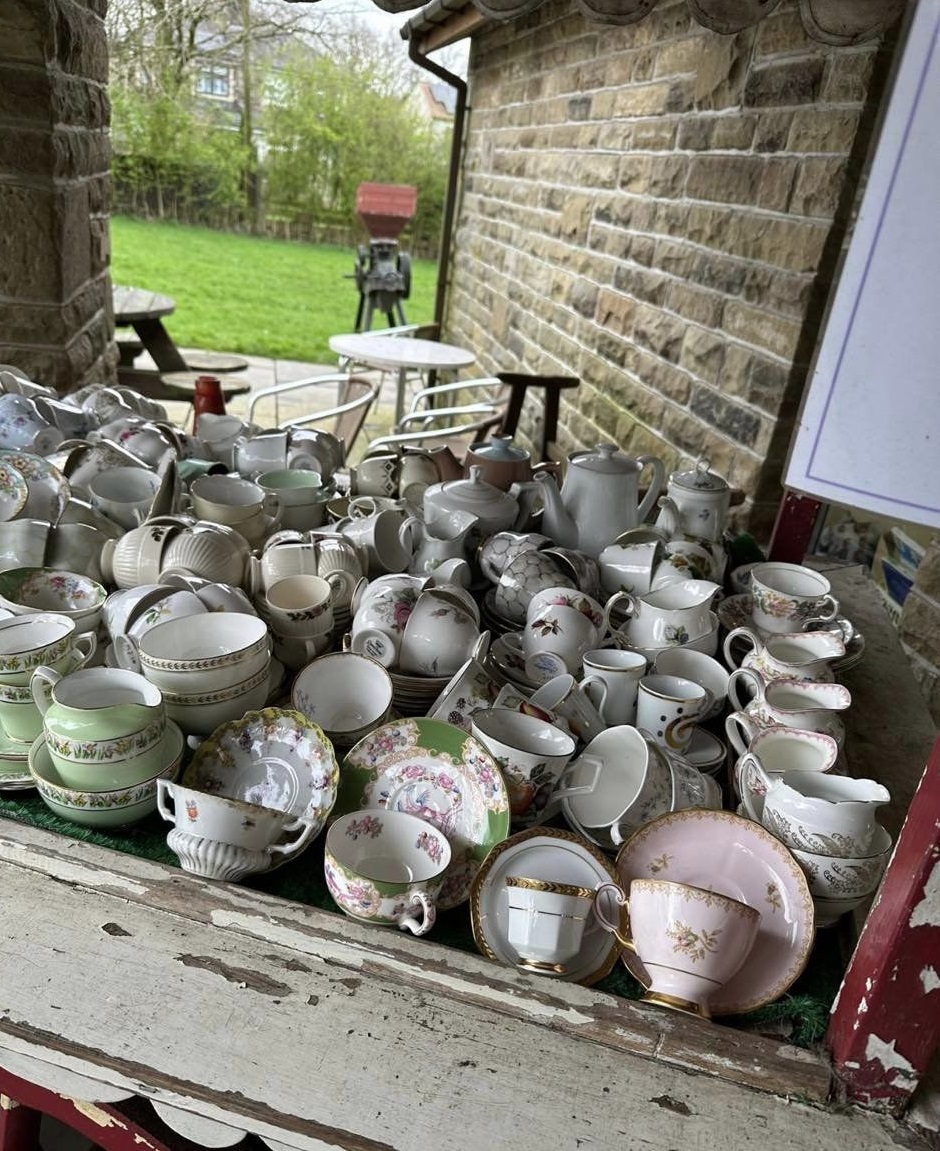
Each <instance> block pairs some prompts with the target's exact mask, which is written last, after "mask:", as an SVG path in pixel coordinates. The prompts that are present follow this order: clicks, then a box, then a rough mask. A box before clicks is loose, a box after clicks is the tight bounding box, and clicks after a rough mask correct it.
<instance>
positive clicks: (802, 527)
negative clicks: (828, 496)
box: [768, 488, 822, 564]
mask: <svg viewBox="0 0 940 1151" xmlns="http://www.w3.org/2000/svg"><path fill="white" fill-rule="evenodd" d="M821 507H822V504H821V503H820V502H819V500H815V499H813V497H812V496H804V495H803V494H802V493H801V492H796V491H793V490H792V489H791V488H787V490H786V491H785V492H784V495H783V499H782V500H781V501H780V508H779V509H778V511H777V522H776V523H775V524H774V530H773V535H772V536H771V537H770V547H769V549H768V558H769V559H772V560H777V561H778V562H780V563H790V564H801V563H802V562H803V557H804V556H805V555H806V553H807V551H808V550H809V545H810V544H811V543H812V540H813V529H814V528H815V526H816V519H817V517H818V516H819V509H820V508H821Z"/></svg>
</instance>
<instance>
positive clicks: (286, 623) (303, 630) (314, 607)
mask: <svg viewBox="0 0 940 1151" xmlns="http://www.w3.org/2000/svg"><path fill="white" fill-rule="evenodd" d="M264 611H265V614H266V615H267V616H268V618H269V620H270V623H271V628H272V629H273V631H274V632H275V633H276V634H277V635H279V636H284V637H291V638H295V639H310V638H312V637H313V636H316V635H323V634H324V633H327V632H330V631H332V630H333V589H332V586H331V585H330V583H329V581H328V580H325V579H323V577H322V576H317V575H292V576H286V577H285V578H284V579H281V580H277V581H275V582H274V583H273V584H271V586H270V587H269V588H268V590H267V592H266V593H265V595H264Z"/></svg>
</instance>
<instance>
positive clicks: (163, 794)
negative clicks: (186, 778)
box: [157, 779, 176, 823]
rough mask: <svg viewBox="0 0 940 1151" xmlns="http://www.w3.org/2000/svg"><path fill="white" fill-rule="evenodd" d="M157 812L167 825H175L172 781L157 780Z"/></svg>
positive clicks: (174, 800) (174, 797) (174, 798)
mask: <svg viewBox="0 0 940 1151" xmlns="http://www.w3.org/2000/svg"><path fill="white" fill-rule="evenodd" d="M157 811H159V812H160V814H161V815H162V816H163V818H164V819H165V820H166V821H167V823H176V796H175V795H174V794H173V782H172V780H169V779H158V780H157Z"/></svg>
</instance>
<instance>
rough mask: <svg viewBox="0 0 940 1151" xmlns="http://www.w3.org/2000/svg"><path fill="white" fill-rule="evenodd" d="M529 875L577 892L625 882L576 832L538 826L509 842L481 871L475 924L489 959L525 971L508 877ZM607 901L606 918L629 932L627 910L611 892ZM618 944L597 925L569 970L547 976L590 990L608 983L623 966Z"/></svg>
mask: <svg viewBox="0 0 940 1151" xmlns="http://www.w3.org/2000/svg"><path fill="white" fill-rule="evenodd" d="M507 875H527V876H530V877H532V878H534V879H546V880H553V881H554V882H556V883H571V884H574V885H575V886H576V887H589V888H592V889H593V888H595V887H599V886H600V885H601V884H602V883H619V882H620V881H619V879H618V877H617V873H616V872H615V871H614V868H613V865H612V864H611V863H610V861H609V860H607V859H605V858H604V856H603V854H602V853H601V852H600V851H598V850H597V849H596V848H594V847H592V846H591V845H590V844H589V843H586V842H585V841H584V840H583V839H582V838H581V836H579V835H575V834H574V832H571V831H564V830H562V829H559V828H554V827H532V828H529V829H528V830H527V831H520V832H517V833H516V834H515V835H513V836H510V838H509V839H507V840H504V841H503V842H502V843H501V844H499V845H498V846H497V847H494V848H493V850H492V851H491V852H490V854H489V855H488V856H487V858H486V862H485V863H484V864H483V866H482V867H481V868H480V870H479V871H478V872H477V876H476V878H475V879H474V881H473V887H472V890H471V893H470V920H471V924H472V927H473V938H474V940H475V941H476V945H477V947H478V948H479V949H480V951H482V953H483V954H484V955H485V956H487V958H489V959H495V960H497V961H498V962H500V963H508V964H510V965H511V966H513V967H516V966H524V965H520V963H519V956H518V955H517V954H516V952H515V950H514V948H513V947H512V945H511V944H510V943H509V940H508V938H507V937H508V931H509V923H508V920H509V901H508V898H507V896H506V876H507ZM601 899H602V900H603V901H604V906H603V907H602V910H603V911H604V913H605V915H606V916H607V917H608V918H609V919H612V920H614V921H615V922H619V923H620V927H621V930H623V931H624V932H626V928H627V922H626V918H627V914H626V910H625V909H623V908H621V909H618V908H617V906H616V904H615V903H614V901H613V900H612V899H610V898H609V896H608V893H607V892H605V893H604V895H603V896H601ZM618 951H619V947H618V944H617V943H616V941H615V940H614V937H613V936H612V935H608V934H607V932H606V931H604V930H603V929H602V928H601V927H600V925H599V924H597V923H595V922H594V921H593V920H592V921H591V922H590V923H589V924H588V925H587V927H586V929H585V932H584V939H583V941H582V943H581V950H580V951H579V952H578V954H577V956H576V957H575V958H574V960H572V962H571V964H570V965H569V966H568V968H567V970H565V971H557V972H544V974H546V975H549V976H553V977H555V978H558V979H563V980H565V981H566V982H569V983H583V984H584V985H585V986H588V985H589V984H591V983H596V982H597V981H598V980H599V979H603V978H604V976H605V975H609V974H610V972H611V971H612V970H613V966H614V964H615V963H616V962H617V953H618Z"/></svg>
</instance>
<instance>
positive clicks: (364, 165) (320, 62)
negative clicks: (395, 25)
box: [108, 0, 449, 246]
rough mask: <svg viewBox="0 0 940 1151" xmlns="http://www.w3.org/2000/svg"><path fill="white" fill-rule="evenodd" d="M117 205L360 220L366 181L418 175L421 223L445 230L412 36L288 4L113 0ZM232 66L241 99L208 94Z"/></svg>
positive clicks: (442, 160)
mask: <svg viewBox="0 0 940 1151" xmlns="http://www.w3.org/2000/svg"><path fill="white" fill-rule="evenodd" d="M108 27H109V35H110V44H111V61H112V64H111V99H112V109H113V111H112V136H113V145H114V147H113V156H114V161H113V170H114V174H115V183H116V190H117V197H116V200H117V204H118V207H119V209H120V208H123V209H124V210H128V211H132V212H135V213H138V214H144V215H146V214H155V215H157V216H159V217H164V216H172V217H175V218H177V219H182V220H186V221H199V222H205V223H211V224H213V225H214V226H223V227H232V226H242V227H244V226H246V225H247V226H249V227H251V228H252V230H260V228H261V226H262V223H263V220H264V216H265V213H267V214H274V215H276V216H278V217H280V218H282V219H287V220H289V221H293V222H295V223H300V224H302V225H304V228H303V232H304V233H305V234H308V235H311V236H315V235H316V234H317V233H318V230H320V229H322V228H323V227H325V226H330V225H332V226H334V227H335V226H340V227H344V228H348V227H350V226H351V225H352V224H353V221H354V205H355V192H356V188H357V187H358V185H359V184H360V183H362V182H363V181H366V180H375V181H379V182H384V183H410V184H416V185H417V186H418V189H419V196H418V212H419V215H418V217H417V218H416V220H415V223H414V225H413V231H414V233H415V234H418V233H420V235H421V238H422V240H423V241H425V242H428V241H429V242H430V244H431V245H432V246H433V245H434V244H436V241H437V238H438V231H439V227H440V218H441V212H442V207H443V200H444V189H445V183H446V172H447V161H448V156H449V139H448V138H447V137H444V138H442V137H441V135H440V134H438V133H433V132H432V131H431V128H430V125H429V123H428V121H427V120H426V119H424V118H422V116H421V115H420V114H419V112H418V108H417V104H416V102H415V101H414V97H413V94H414V91H415V87H416V84H417V79H418V77H419V76H420V75H422V74H421V73H420V72H419V71H418V70H417V69H416V68H415V67H414V65H412V64H411V63H410V61H408V59H407V56H406V55H405V52H404V46H403V45H402V44H401V43H400V42H399V43H395V42H394V41H393V40H391V39H383V38H382V37H381V36H380V35H378V34H377V33H376V32H374V31H372V30H371V29H370V28H368V27H367V26H366V25H365V24H363V23H361V22H356V21H355V20H351V19H349V18H339V19H329V18H327V19H324V18H318V17H317V15H316V6H312V7H310V8H308V6H306V5H304V6H302V7H301V6H299V5H293V4H285V3H284V2H283V0H221V2H220V0H111V3H110V5H109V9H108ZM213 75H219V76H222V75H227V76H229V77H231V78H232V79H233V80H234V90H233V91H232V93H231V96H230V98H219V95H218V93H215V92H212V93H210V94H211V95H212V96H214V97H215V98H213V99H208V98H206V94H205V93H203V94H200V93H199V92H198V91H197V88H198V86H199V84H200V83H201V78H202V77H205V76H209V77H210V79H211V77H212V76H213Z"/></svg>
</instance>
